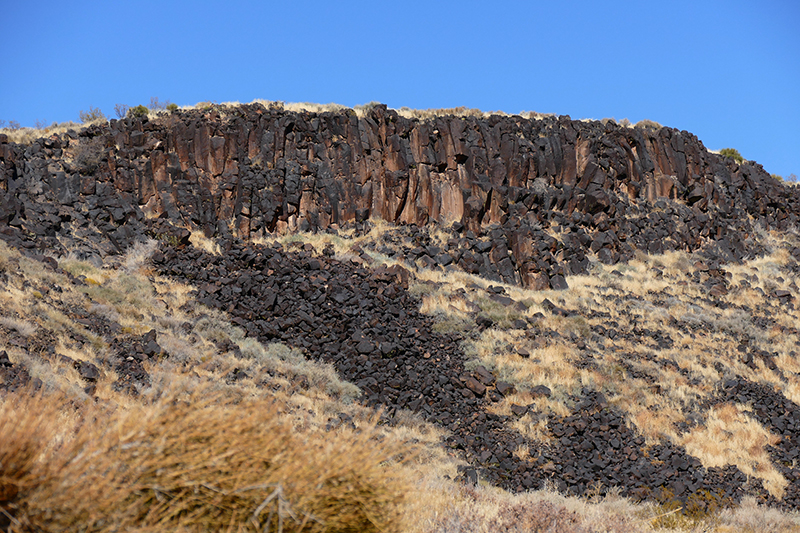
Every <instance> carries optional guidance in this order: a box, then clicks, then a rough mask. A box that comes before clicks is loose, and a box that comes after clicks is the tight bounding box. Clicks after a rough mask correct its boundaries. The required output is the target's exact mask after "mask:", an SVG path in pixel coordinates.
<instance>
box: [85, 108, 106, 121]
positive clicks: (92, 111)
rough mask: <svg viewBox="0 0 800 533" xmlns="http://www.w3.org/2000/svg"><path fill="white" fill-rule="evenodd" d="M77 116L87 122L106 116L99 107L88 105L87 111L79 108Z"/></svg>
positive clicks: (103, 118)
mask: <svg viewBox="0 0 800 533" xmlns="http://www.w3.org/2000/svg"><path fill="white" fill-rule="evenodd" d="M78 116H79V117H80V119H81V122H83V123H84V124H87V123H89V122H94V121H95V120H105V119H106V116H105V115H104V114H103V112H102V111H100V108H99V107H90V108H89V111H83V110H81V111H80V112H79V113H78Z"/></svg>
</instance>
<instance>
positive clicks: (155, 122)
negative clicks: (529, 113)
mask: <svg viewBox="0 0 800 533" xmlns="http://www.w3.org/2000/svg"><path fill="white" fill-rule="evenodd" d="M0 191H2V200H1V201H0V223H2V225H3V230H2V232H3V234H4V235H5V238H7V239H10V240H15V241H20V243H22V244H25V243H27V246H28V247H34V246H38V247H59V246H62V245H66V244H70V243H71V244H73V245H75V244H79V245H80V246H83V247H86V246H87V244H86V243H87V242H88V241H87V240H86V239H84V237H86V236H90V235H91V236H93V239H90V241H91V242H92V243H95V245H93V246H94V249H93V250H87V253H97V254H100V255H104V254H109V253H117V252H119V251H121V250H123V249H124V248H126V247H127V246H129V245H130V244H131V242H132V241H133V240H135V239H136V238H138V237H137V236H139V235H141V234H142V232H143V231H144V229H145V226H152V220H154V219H157V220H163V219H166V220H167V221H169V222H171V225H174V226H178V227H184V228H187V229H189V230H190V231H198V230H201V231H203V232H204V233H205V234H206V235H207V236H212V235H215V234H216V235H228V234H229V233H232V234H233V235H235V236H239V237H242V238H244V239H248V238H252V237H258V236H264V235H265V234H267V233H271V232H276V231H285V230H294V229H303V230H330V229H332V228H333V229H335V228H336V227H337V226H342V225H345V224H351V223H355V224H358V223H361V222H363V221H365V220H367V219H369V218H380V219H383V220H386V221H389V222H393V223H397V224H416V225H424V224H429V223H437V224H440V225H441V226H442V227H443V228H447V229H450V230H452V231H453V233H454V239H453V245H452V247H449V248H448V249H445V250H436V251H438V252H440V253H438V254H437V253H435V252H436V251H434V253H432V254H428V255H430V257H428V259H427V260H429V261H432V262H438V263H440V264H445V265H447V264H450V263H451V262H452V263H455V264H457V265H459V266H460V267H461V268H463V269H464V270H466V271H469V272H473V273H479V274H482V275H484V276H486V277H489V278H492V279H497V280H500V281H505V282H510V283H518V284H522V285H524V286H527V287H532V288H550V287H554V288H559V287H562V286H564V284H565V282H564V277H563V276H564V275H565V274H570V273H572V274H574V273H580V272H584V271H585V269H586V266H587V264H588V260H587V257H586V256H587V254H591V253H594V254H596V255H597V257H598V259H599V260H600V261H603V262H605V263H615V262H617V261H620V260H626V259H629V258H631V257H632V256H633V254H634V252H635V251H636V250H641V251H644V252H650V253H660V252H663V251H668V250H675V249H680V250H691V251H694V250H698V249H705V250H707V251H708V253H709V254H710V255H712V256H716V257H717V258H719V259H722V260H725V261H736V260H739V259H741V258H742V257H743V256H745V255H749V254H757V253H759V252H760V248H759V245H758V243H757V242H756V240H754V239H753V238H752V237H753V231H754V228H755V227H756V225H760V226H762V227H767V228H778V229H783V228H786V227H788V226H789V225H791V224H796V223H797V219H798V214H800V192H798V189H796V188H792V187H785V186H783V185H782V184H781V183H779V182H778V181H776V180H774V179H773V178H771V177H770V176H769V174H767V173H766V172H765V171H764V170H763V168H762V167H761V166H760V165H758V164H754V163H745V164H742V165H738V164H736V163H735V162H734V161H733V160H732V159H726V158H723V157H721V156H719V155H716V154H712V153H709V152H708V151H707V150H706V149H705V147H704V146H703V144H702V143H701V142H700V141H699V140H698V139H697V137H695V136H694V135H692V134H690V133H688V132H686V131H678V130H675V129H669V128H661V129H647V128H627V127H622V126H619V125H616V124H615V123H613V122H607V123H605V124H603V123H601V122H584V121H573V120H570V119H569V117H542V118H540V119H526V118H522V117H520V116H487V117H457V116H440V117H436V118H432V119H429V120H422V121H421V120H411V119H407V118H403V117H401V116H399V115H398V114H397V113H396V112H395V111H393V110H390V109H387V108H386V106H383V105H378V106H375V107H373V108H371V109H370V110H369V111H368V112H366V113H365V114H364V115H363V116H358V115H357V114H356V113H355V112H354V111H352V110H344V111H339V112H328V113H320V114H316V113H309V112H302V113H295V112H288V111H284V110H282V109H268V108H265V107H263V106H261V105H259V104H252V105H243V106H239V107H221V106H220V107H212V108H209V109H205V110H191V111H178V112H175V113H172V114H164V115H161V116H159V117H158V118H156V119H150V120H148V119H147V118H127V119H124V120H116V121H115V120H112V121H111V122H110V123H109V124H108V125H102V126H93V127H90V128H87V129H85V130H82V131H80V132H69V133H68V134H64V135H61V136H58V135H54V136H52V137H50V138H43V139H40V140H38V141H35V142H34V143H32V144H31V145H29V146H21V145H16V144H10V143H8V141H7V138H6V137H5V136H3V135H0ZM148 221H150V222H148ZM151 231H152V230H151ZM76 239H78V241H77V242H76ZM34 242H35V243H36V244H34ZM422 255H425V254H424V253H423V254H422Z"/></svg>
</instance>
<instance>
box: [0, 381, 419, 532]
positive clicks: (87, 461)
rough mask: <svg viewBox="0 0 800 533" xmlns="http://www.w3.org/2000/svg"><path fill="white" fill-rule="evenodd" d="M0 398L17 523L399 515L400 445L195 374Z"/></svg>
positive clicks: (240, 522)
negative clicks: (87, 397)
mask: <svg viewBox="0 0 800 533" xmlns="http://www.w3.org/2000/svg"><path fill="white" fill-rule="evenodd" d="M2 402H3V403H2V410H0V428H2V430H3V434H4V439H3V440H2V443H0V458H2V459H3V463H2V466H3V468H2V472H1V473H0V475H1V476H2V477H0V485H2V486H3V487H5V490H6V492H7V493H8V494H12V493H15V495H14V497H13V498H9V499H10V500H11V503H9V504H7V512H9V514H10V515H11V517H12V523H13V525H14V526H15V527H14V529H15V530H18V531H25V530H30V531H33V530H37V528H40V527H41V528H44V529H46V530H47V531H75V530H81V531H120V530H130V529H132V528H136V529H138V530H142V529H144V530H153V531H156V530H161V531H164V530H173V531H174V530H178V529H181V530H186V531H262V530H269V531H278V530H283V531H287V532H288V531H399V530H401V529H402V521H401V518H402V511H403V507H402V503H403V500H404V497H405V493H406V492H407V488H406V483H407V482H406V480H405V478H404V470H403V467H402V466H400V465H399V464H398V463H397V461H400V462H401V463H402V462H403V461H405V460H407V457H408V454H410V453H412V450H409V449H408V448H407V447H406V448H404V449H402V450H401V449H398V448H396V447H393V446H392V445H390V444H381V443H378V442H377V441H376V440H375V438H374V435H375V433H374V430H372V429H371V428H369V427H364V428H361V430H360V431H358V432H356V431H345V430H340V431H339V432H337V434H336V437H335V438H329V437H326V436H325V435H319V434H314V433H303V432H300V431H298V430H297V428H296V427H294V426H293V425H291V424H290V423H288V422H287V421H286V420H285V418H284V417H283V416H281V414H280V412H279V410H278V408H277V407H276V405H275V403H274V402H272V401H269V400H264V399H249V398H240V397H236V396H234V397H230V396H226V395H223V394H219V393H216V394H214V393H211V394H209V391H208V390H204V388H202V387H201V388H195V389H192V390H181V389H180V388H174V389H172V390H168V391H165V392H164V394H163V395H161V396H160V397H159V398H158V399H157V400H155V401H154V402H152V403H149V404H148V403H145V404H140V405H132V406H129V407H128V408H127V409H119V408H117V409H114V410H103V409H98V408H95V407H94V406H92V405H91V404H89V405H82V406H78V407H77V408H76V407H75V406H74V405H71V404H70V403H69V402H67V401H65V400H64V399H62V398H59V397H57V396H47V395H44V396H42V395H38V394H37V395H25V394H20V395H15V396H10V397H6V398H4V399H3V400H2ZM404 457H406V458H405V459H404ZM392 463H394V465H393V466H392V465H391V464H392Z"/></svg>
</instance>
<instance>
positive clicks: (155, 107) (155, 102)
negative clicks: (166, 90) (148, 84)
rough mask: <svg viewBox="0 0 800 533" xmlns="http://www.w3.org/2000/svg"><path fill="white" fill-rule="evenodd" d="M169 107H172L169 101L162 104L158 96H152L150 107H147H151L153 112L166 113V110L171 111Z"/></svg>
mask: <svg viewBox="0 0 800 533" xmlns="http://www.w3.org/2000/svg"><path fill="white" fill-rule="evenodd" d="M169 105H170V101H169V100H165V101H163V102H162V101H161V100H159V99H158V97H157V96H151V97H150V105H149V106H147V107H149V108H150V109H151V110H152V111H164V110H165V109H169Z"/></svg>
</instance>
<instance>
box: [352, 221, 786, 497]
mask: <svg viewBox="0 0 800 533" xmlns="http://www.w3.org/2000/svg"><path fill="white" fill-rule="evenodd" d="M386 231H387V229H386V228H383V229H382V232H383V233H385V232H386ZM436 231H439V233H441V230H431V241H433V242H436V243H442V242H445V241H446V240H447V236H446V235H439V234H436ZM762 233H763V235H761V236H760V239H761V241H762V242H765V243H767V244H768V246H769V249H770V250H771V253H770V254H769V255H767V256H764V257H759V258H754V259H752V260H750V261H746V262H745V263H743V264H741V265H725V266H724V267H723V268H724V272H727V280H728V281H727V283H728V286H729V288H730V289H729V291H728V293H727V294H724V295H722V296H721V297H720V298H719V300H720V301H721V302H722V305H716V304H715V303H714V300H713V299H710V298H709V297H708V294H707V292H708V289H707V287H706V286H704V285H703V283H704V282H705V280H706V279H707V278H708V276H709V274H708V273H706V272H704V271H698V272H696V270H697V269H696V268H695V262H696V261H698V260H699V259H698V258H696V257H692V256H691V255H689V254H686V253H684V252H669V253H666V254H663V255H660V256H647V255H644V254H638V255H637V258H636V259H634V260H632V261H630V262H629V263H627V264H624V265H616V266H612V267H609V266H606V265H603V264H601V263H599V262H594V263H592V267H591V268H592V270H591V273H590V274H589V275H585V276H571V277H570V278H569V279H568V281H569V285H570V289H568V290H566V291H561V292H558V291H541V292H531V291H527V290H525V289H522V288H520V287H515V286H509V285H505V284H500V283H496V282H488V281H486V280H483V279H480V278H478V277H476V276H472V275H468V274H465V273H463V272H458V271H449V272H448V271H441V270H428V269H423V268H418V267H417V265H413V264H410V263H404V264H403V266H405V267H406V268H408V269H409V270H410V271H412V272H413V275H414V281H413V282H412V283H411V287H410V289H411V291H412V294H415V295H416V296H418V297H419V298H420V301H421V307H420V309H421V311H422V312H424V313H427V314H430V315H432V316H435V317H436V318H437V320H438V321H439V328H440V329H441V330H443V331H465V332H469V331H470V330H471V329H473V328H474V327H475V326H474V322H473V321H474V317H475V316H476V314H477V313H481V314H484V315H487V316H489V317H490V318H491V319H492V320H493V322H494V323H495V324H496V326H495V327H492V328H489V329H487V330H485V331H482V332H480V333H479V334H476V333H473V334H472V335H468V336H467V337H468V338H467V340H465V342H464V350H465V353H466V354H467V356H468V357H471V358H472V359H473V360H474V364H483V365H484V366H486V367H487V368H489V369H491V370H493V371H494V373H495V375H496V376H497V378H498V379H501V380H505V381H509V382H511V383H513V384H515V386H516V387H517V391H518V392H517V395H516V396H514V397H513V399H512V398H507V399H505V400H503V401H501V402H498V403H496V404H494V405H492V407H490V410H491V411H492V412H495V413H497V414H508V412H509V410H510V405H511V404H512V403H516V404H518V405H534V406H535V409H536V410H539V411H541V412H543V413H552V414H567V413H570V412H571V408H572V404H571V400H570V399H569V398H570V395H572V394H575V393H577V392H578V391H579V390H580V389H581V388H582V387H589V388H593V389H597V390H600V391H602V392H604V393H605V395H606V397H607V399H608V400H609V402H610V403H611V404H612V405H614V406H615V407H617V408H618V409H621V410H622V411H623V412H624V413H626V415H627V418H628V422H629V424H630V425H631V427H633V428H635V429H636V430H637V431H638V432H639V433H641V434H642V435H644V436H645V437H646V438H647V440H648V442H649V443H651V444H652V443H655V442H658V441H664V440H667V441H671V442H672V443H674V444H676V445H682V446H686V447H687V448H690V449H691V451H690V453H692V454H693V455H696V456H697V457H698V458H699V459H701V461H702V462H703V464H704V465H705V466H706V467H712V466H722V465H726V464H733V465H736V466H737V467H739V468H740V469H742V471H743V472H746V473H748V474H749V475H752V476H753V477H756V478H758V479H761V480H762V481H763V483H764V485H765V487H767V489H768V490H769V492H770V493H771V494H773V495H774V496H776V497H778V498H780V496H781V495H782V494H783V489H784V487H785V485H786V480H785V479H784V478H783V477H782V476H781V475H780V474H779V473H778V471H777V470H776V469H775V467H774V465H772V464H771V463H770V459H769V454H768V453H767V451H766V449H767V448H766V447H767V446H768V445H771V444H774V442H775V440H774V439H775V438H774V437H773V436H771V435H770V434H769V432H768V431H766V430H765V429H764V428H763V427H762V426H761V425H760V424H759V423H758V422H757V421H756V420H755V419H754V418H753V417H751V416H749V415H747V413H746V411H744V410H743V408H742V409H739V411H737V413H739V414H738V415H737V416H736V417H733V418H732V419H731V422H730V425H729V427H728V428H727V429H726V430H725V431H728V432H729V433H730V436H729V435H727V434H725V433H720V431H721V429H720V427H721V425H722V424H723V423H722V422H721V421H720V420H719V416H720V414H724V413H726V412H727V411H726V410H725V409H724V408H722V407H720V408H718V409H717V408H707V410H706V411H703V412H699V413H698V412H695V408H696V406H699V405H705V404H706V403H707V402H708V401H709V400H710V399H711V398H712V397H713V395H714V394H715V392H716V387H717V384H718V383H719V382H720V381H721V380H724V379H725V378H726V377H727V376H729V375H738V376H741V377H743V378H745V379H747V380H750V381H752V382H755V383H760V384H765V385H769V386H770V387H772V388H774V389H775V390H776V391H778V392H781V393H783V394H785V395H786V396H787V397H788V398H790V399H793V400H795V401H797V400H798V399H800V378H798V370H800V363H798V359H797V356H796V354H797V352H798V351H799V350H800V337H799V336H798V333H797V332H796V325H797V324H798V323H800V312H798V310H797V309H796V308H795V309H789V308H785V307H780V306H779V305H778V304H777V302H776V301H775V300H774V299H771V298H770V294H771V293H772V292H773V291H774V290H775V289H778V288H785V287H789V286H797V285H800V276H797V274H795V273H793V271H792V269H791V268H788V267H789V266H791V265H792V264H794V263H795V260H794V259H793V258H792V257H791V255H790V254H789V252H788V250H789V249H791V248H792V247H794V246H797V244H798V242H800V239H798V236H797V234H796V232H793V231H789V232H787V233H784V234H780V235H779V234H774V233H767V232H762ZM371 238H373V239H374V236H369V235H367V236H363V237H361V238H360V239H359V245H360V246H365V244H366V243H367V242H369V241H370V239H371ZM342 239H343V242H340V243H338V244H337V246H338V247H339V248H344V249H347V247H348V245H349V242H350V241H349V240H348V239H347V238H346V236H345V237H342ZM373 242H374V240H373ZM795 271H796V269H795ZM655 272H659V274H658V275H654V273H655ZM745 280H749V287H748V286H746V285H743V284H742V281H745ZM778 280H780V281H778ZM489 285H500V286H502V287H503V288H504V289H505V292H506V295H508V296H510V297H511V298H513V299H514V300H515V301H516V302H518V303H520V304H522V307H519V306H517V307H505V306H503V305H500V304H497V303H496V302H494V301H492V300H491V299H489V298H488V297H487V293H486V292H485V290H484V289H485V288H486V287H488V286H489ZM545 298H547V299H549V300H551V301H552V302H554V303H555V304H556V305H558V306H560V307H562V308H565V309H567V310H569V311H571V312H572V313H573V315H572V316H567V317H563V316H560V315H558V314H553V313H550V312H549V311H547V310H546V309H544V308H543V307H542V305H541V302H542V301H543V300H544V299H545ZM536 313H542V314H543V315H544V318H543V319H541V320H534V321H533V322H534V326H533V327H532V328H531V327H527V328H526V329H524V330H522V329H520V330H517V329H514V328H515V324H516V322H515V320H517V319H523V320H530V319H531V318H532V317H533V316H534V315H535V314H536ZM767 318H768V319H769V321H770V322H771V323H772V326H771V327H770V328H764V327H763V326H761V325H760V324H763V322H764V320H765V319H767ZM598 328H601V329H599V330H598ZM609 330H614V331H615V332H616V337H614V338H613V339H612V338H609V337H607V336H605V335H600V336H598V335H596V334H595V332H597V331H601V332H603V331H605V332H608V331H609ZM628 331H633V332H636V335H635V336H633V337H630V336H627V335H625V333H626V332H628ZM542 334H547V335H542ZM743 336H744V338H746V339H747V342H748V346H749V347H751V348H752V349H758V350H763V351H764V352H767V353H773V354H775V357H774V362H775V364H776V365H777V370H771V369H769V368H768V367H767V366H766V365H765V364H764V363H763V362H762V361H761V360H758V361H755V362H754V364H753V365H752V366H748V365H746V364H745V363H744V362H743V361H742V360H741V359H740V357H739V355H738V354H739V353H740V352H739V350H738V346H739V344H740V342H741V339H742V338H743ZM657 339H662V340H663V339H669V340H670V341H669V342H668V343H661V342H659V341H658V340H657ZM578 341H581V342H583V344H584V345H585V348H583V349H580V350H579V349H578V348H577V347H576V344H577V342H578ZM520 349H524V350H525V351H526V352H527V357H526V358H522V357H520V356H519V354H518V352H519V350H520ZM586 353H588V354H590V355H591V356H592V358H593V362H594V364H593V365H592V366H590V367H584V368H578V364H577V363H578V362H579V360H580V359H581V358H582V357H584V354H586ZM720 368H723V369H725V371H724V372H721V371H720V370H719V369H720ZM536 385H546V386H548V387H550V388H551V390H552V391H553V395H552V397H551V398H548V399H546V400H542V399H539V400H536V401H535V402H534V401H533V400H532V399H530V398H526V397H525V394H526V392H527V391H528V390H530V389H531V388H532V387H534V386H536ZM712 404H713V402H712ZM698 416H699V419H700V420H701V423H700V424H699V425H696V424H692V425H691V427H692V429H691V431H688V432H685V433H684V432H682V431H679V430H678V427H679V426H680V425H681V424H682V423H684V422H686V421H687V420H689V419H690V418H688V417H692V419H693V420H697V419H698ZM528 418H530V417H528ZM514 427H515V429H517V430H518V431H520V432H521V433H522V434H524V435H526V436H528V437H530V438H533V439H536V440H545V441H546V440H547V439H548V434H547V429H546V424H545V423H544V422H542V421H539V420H536V421H533V420H527V419H526V418H525V417H523V418H521V419H516V420H515V421H514Z"/></svg>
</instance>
